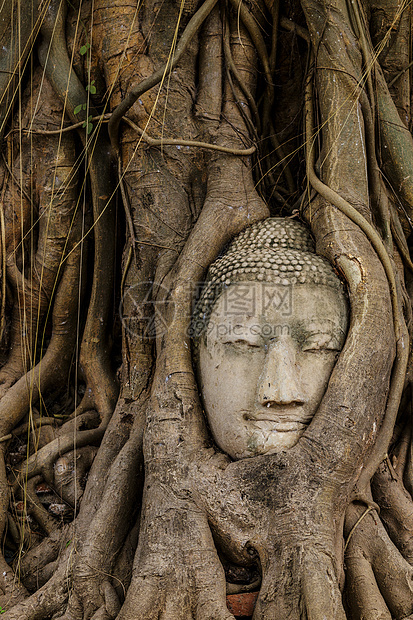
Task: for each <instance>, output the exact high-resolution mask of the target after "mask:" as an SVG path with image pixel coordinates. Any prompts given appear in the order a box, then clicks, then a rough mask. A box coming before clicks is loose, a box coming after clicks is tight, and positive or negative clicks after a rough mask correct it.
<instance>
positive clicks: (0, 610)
mask: <svg viewBox="0 0 413 620" xmlns="http://www.w3.org/2000/svg"><path fill="white" fill-rule="evenodd" d="M5 613H6V610H5V609H3V607H1V605H0V614H5Z"/></svg>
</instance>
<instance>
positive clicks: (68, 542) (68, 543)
mask: <svg viewBox="0 0 413 620" xmlns="http://www.w3.org/2000/svg"><path fill="white" fill-rule="evenodd" d="M71 542H72V540H68V541H67V543H66V549H67V548H68V546H69V545H70V543H71Z"/></svg>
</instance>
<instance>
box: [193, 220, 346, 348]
mask: <svg viewBox="0 0 413 620" xmlns="http://www.w3.org/2000/svg"><path fill="white" fill-rule="evenodd" d="M260 281H261V282H271V283H272V284H276V285H284V286H289V285H294V284H316V285H317V284H319V285H325V286H330V287H332V288H334V289H336V290H343V284H342V282H341V281H340V279H339V278H338V276H337V275H336V273H335V272H334V270H333V268H332V267H331V265H330V263H329V262H328V261H327V260H326V259H325V258H322V257H321V256H318V255H317V254H315V245H314V241H313V239H312V237H311V234H310V233H309V231H308V230H307V228H306V227H305V226H304V225H303V224H301V223H300V222H298V221H296V220H291V219H288V218H280V217H273V218H268V219H266V220H261V221H259V222H257V223H255V224H253V225H252V226H250V227H249V228H247V229H245V230H244V231H242V232H241V233H240V234H239V235H238V236H237V237H235V239H234V240H233V241H232V242H231V244H230V245H229V247H228V249H227V250H226V251H225V253H224V254H223V255H222V256H220V257H219V258H218V259H217V260H216V261H215V262H214V263H212V265H211V266H210V268H209V270H208V274H207V277H206V281H205V284H204V287H203V290H202V293H201V296H200V298H199V300H198V302H197V304H196V307H195V311H194V313H193V316H192V321H191V328H190V332H191V336H193V338H194V339H195V342H196V339H197V338H198V337H199V336H200V335H201V334H202V333H204V332H205V330H206V328H207V325H208V321H209V317H210V315H211V311H212V309H213V307H214V304H215V302H216V301H217V299H218V297H219V296H220V295H221V293H222V291H223V290H224V289H225V288H226V287H228V286H230V284H233V283H235V282H260Z"/></svg>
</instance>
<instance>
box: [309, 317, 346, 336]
mask: <svg viewBox="0 0 413 620" xmlns="http://www.w3.org/2000/svg"><path fill="white" fill-rule="evenodd" d="M297 327H298V328H299V329H301V330H302V331H303V332H305V333H306V334H308V335H315V334H326V333H329V334H330V333H333V334H334V335H336V334H340V335H341V334H345V333H346V331H345V330H344V329H343V328H342V327H341V325H340V324H339V323H338V322H337V321H332V320H331V319H323V320H322V321H320V319H316V318H314V319H310V320H305V321H304V320H299V321H297Z"/></svg>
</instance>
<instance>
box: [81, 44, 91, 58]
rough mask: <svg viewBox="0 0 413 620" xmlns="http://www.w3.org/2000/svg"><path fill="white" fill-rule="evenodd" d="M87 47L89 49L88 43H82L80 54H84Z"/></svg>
mask: <svg viewBox="0 0 413 620" xmlns="http://www.w3.org/2000/svg"><path fill="white" fill-rule="evenodd" d="M88 49H90V43H86V45H82V47H81V48H80V55H81V56H84V55H85V54H86V52H87V51H88Z"/></svg>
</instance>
